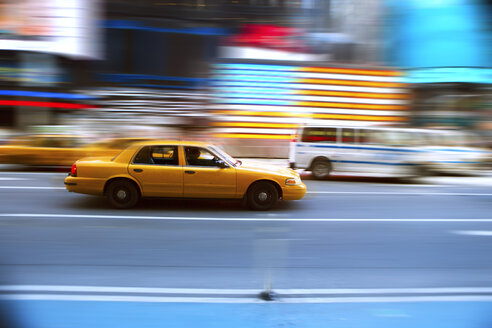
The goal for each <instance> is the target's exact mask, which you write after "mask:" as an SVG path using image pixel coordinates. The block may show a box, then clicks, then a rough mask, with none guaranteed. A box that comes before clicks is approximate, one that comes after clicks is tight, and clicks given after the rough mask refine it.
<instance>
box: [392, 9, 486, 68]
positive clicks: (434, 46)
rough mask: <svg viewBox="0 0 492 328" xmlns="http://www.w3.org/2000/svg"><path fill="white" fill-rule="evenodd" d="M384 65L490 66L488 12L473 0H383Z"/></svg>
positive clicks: (407, 66)
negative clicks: (384, 4) (384, 12)
mask: <svg viewBox="0 0 492 328" xmlns="http://www.w3.org/2000/svg"><path fill="white" fill-rule="evenodd" d="M385 1H386V2H385V3H386V20H385V23H386V24H385V28H384V31H385V32H384V33H385V35H384V37H385V42H386V47H385V58H386V61H387V62H386V64H388V65H391V66H398V67H403V68H426V67H456V66H462V67H463V66H466V67H491V66H492V33H491V30H490V25H489V26H487V24H488V19H490V16H488V15H489V12H488V11H487V10H486V9H485V6H484V5H483V4H481V3H480V2H479V1H474V0H385Z"/></svg>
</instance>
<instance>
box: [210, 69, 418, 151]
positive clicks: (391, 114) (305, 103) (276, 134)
mask: <svg viewBox="0 0 492 328" xmlns="http://www.w3.org/2000/svg"><path fill="white" fill-rule="evenodd" d="M213 68H214V71H213V72H214V76H213V78H212V79H213V81H212V82H211V83H212V86H213V94H212V95H213V96H214V97H213V99H212V100H213V102H214V103H213V104H211V105H210V107H209V108H210V109H211V113H212V114H213V116H212V119H213V122H212V126H213V127H214V131H215V134H214V136H215V137H216V138H218V139H224V138H226V139H229V140H231V141H233V140H241V141H238V146H241V147H243V146H244V147H246V145H247V144H248V140H249V142H250V143H251V145H252V146H255V147H257V146H258V145H261V143H262V142H261V139H263V140H265V141H266V143H265V144H271V143H272V142H276V143H279V145H278V147H277V148H278V149H280V150H281V152H280V153H279V154H277V155H280V156H281V157H282V156H285V153H286V150H287V149H288V141H289V140H290V139H291V138H292V135H293V134H295V132H296V129H297V127H298V126H300V125H304V124H313V125H323V124H331V125H333V124H338V125H351V126H368V125H383V124H384V125H402V124H406V123H407V122H408V120H409V115H410V111H409V98H410V95H409V90H408V86H407V85H406V84H405V83H404V82H403V77H402V74H403V73H402V72H400V71H395V70H393V69H390V68H381V67H349V66H336V65H330V66H328V65H325V66H321V65H320V64H319V63H313V62H310V63H308V64H306V63H305V62H302V63H299V62H290V63H285V62H284V63H279V62H278V61H269V62H267V61H248V62H224V63H217V64H215V65H214V66H213ZM282 151H283V152H282ZM248 154H250V153H248ZM248 154H245V153H243V154H242V155H243V156H248ZM251 154H252V153H251ZM236 155H237V154H236ZM256 155H258V154H256ZM267 155H268V156H271V154H268V152H266V154H265V156H267Z"/></svg>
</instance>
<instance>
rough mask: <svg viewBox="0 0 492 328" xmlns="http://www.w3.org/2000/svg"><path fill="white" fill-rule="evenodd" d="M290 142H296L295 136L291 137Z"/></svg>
mask: <svg viewBox="0 0 492 328" xmlns="http://www.w3.org/2000/svg"><path fill="white" fill-rule="evenodd" d="M290 141H291V142H297V134H294V135H292V139H290Z"/></svg>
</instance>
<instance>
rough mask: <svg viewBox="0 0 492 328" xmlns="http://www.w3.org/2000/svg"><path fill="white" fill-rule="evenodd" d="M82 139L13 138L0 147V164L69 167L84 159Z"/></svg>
mask: <svg viewBox="0 0 492 328" xmlns="http://www.w3.org/2000/svg"><path fill="white" fill-rule="evenodd" d="M83 140H84V139H83V138H82V137H81V136H77V135H64V134H53V135H50V134H41V135H25V136H20V137H16V138H13V139H11V140H9V141H7V142H6V143H5V144H3V145H1V146H0V164H23V165H41V166H70V165H71V164H72V163H73V162H74V161H76V160H77V159H79V158H81V157H84V155H85V151H84V150H83V149H82V148H80V146H81V145H82V144H83Z"/></svg>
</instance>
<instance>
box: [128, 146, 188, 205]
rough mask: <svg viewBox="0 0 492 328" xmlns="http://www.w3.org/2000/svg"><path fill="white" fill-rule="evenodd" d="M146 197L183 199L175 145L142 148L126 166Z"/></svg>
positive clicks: (181, 176) (177, 149)
mask: <svg viewBox="0 0 492 328" xmlns="http://www.w3.org/2000/svg"><path fill="white" fill-rule="evenodd" d="M128 171H129V173H130V175H131V176H133V177H134V178H135V179H137V180H138V182H139V183H140V185H141V187H142V195H143V196H146V197H183V166H182V165H180V163H179V147H178V146H175V145H152V146H143V147H142V148H141V149H140V150H138V151H137V153H136V155H135V156H134V158H133V159H132V161H131V162H130V164H129V165H128Z"/></svg>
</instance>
